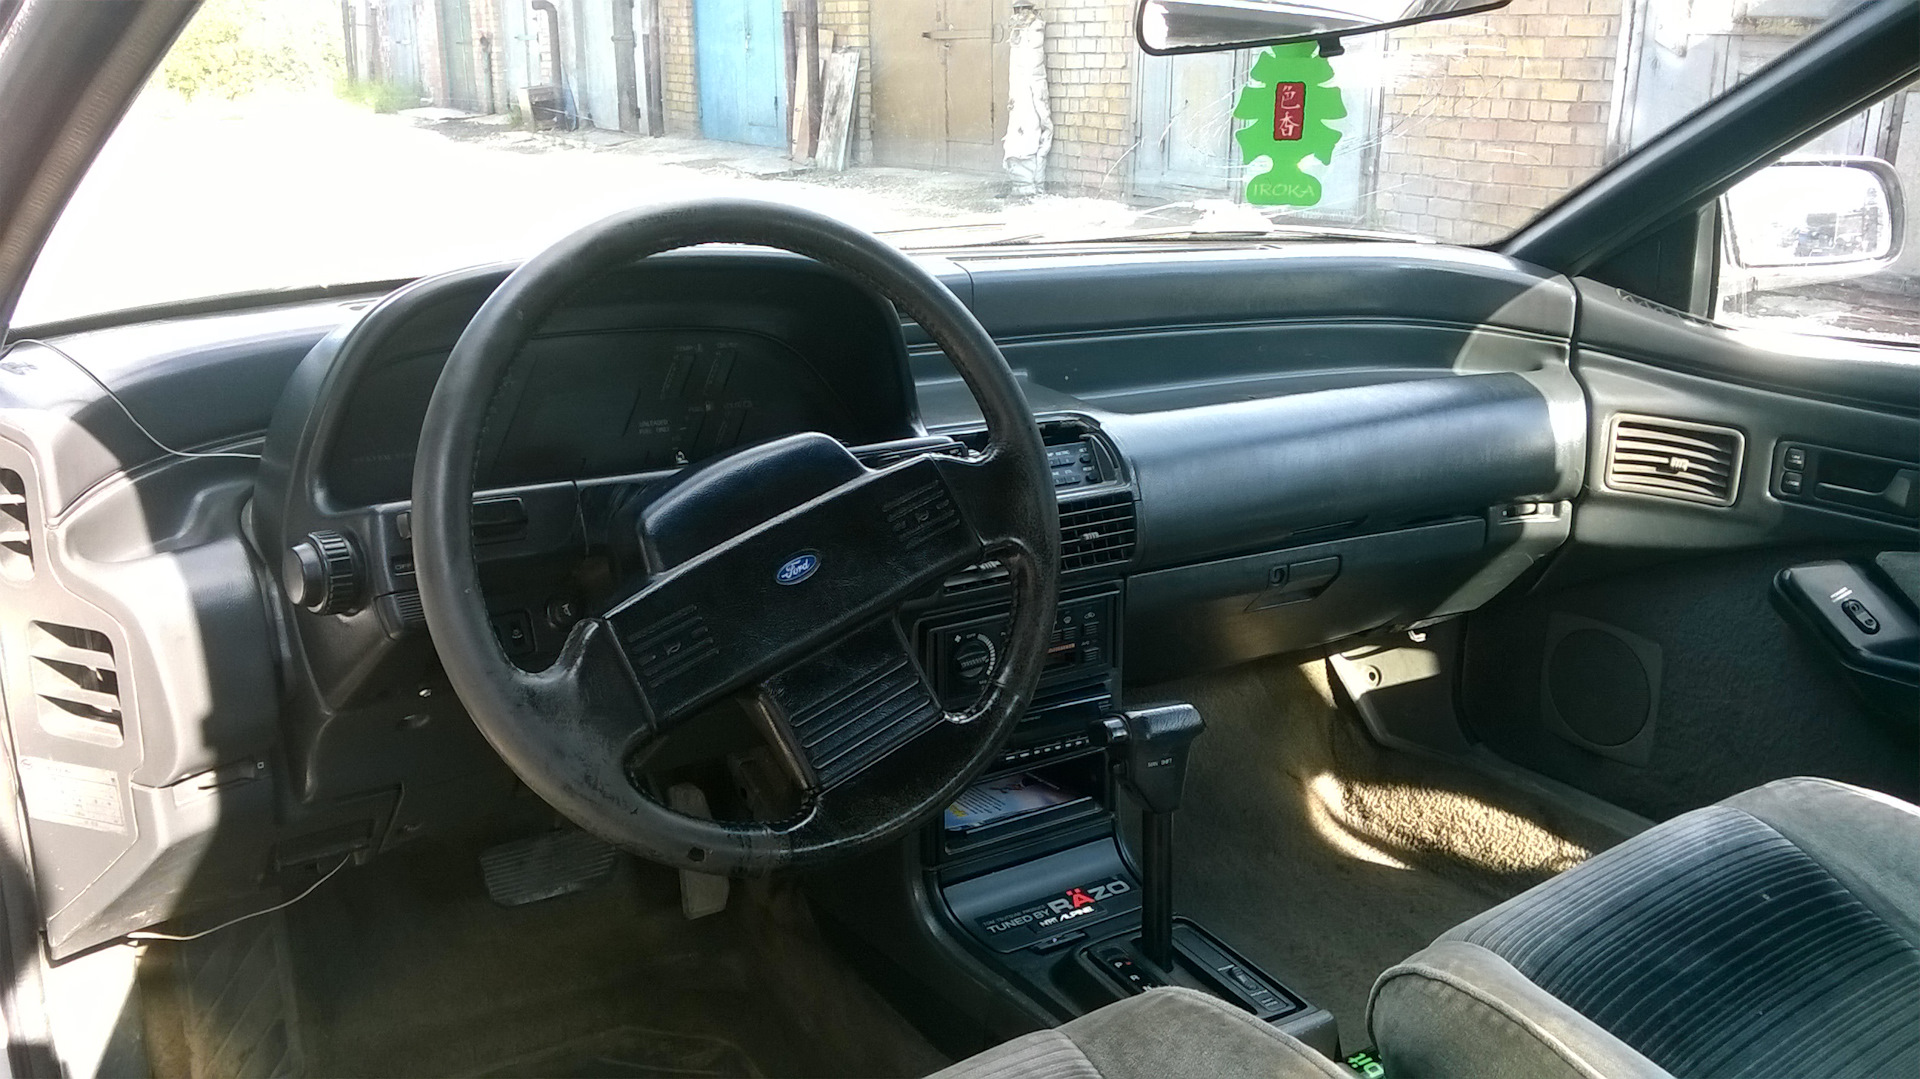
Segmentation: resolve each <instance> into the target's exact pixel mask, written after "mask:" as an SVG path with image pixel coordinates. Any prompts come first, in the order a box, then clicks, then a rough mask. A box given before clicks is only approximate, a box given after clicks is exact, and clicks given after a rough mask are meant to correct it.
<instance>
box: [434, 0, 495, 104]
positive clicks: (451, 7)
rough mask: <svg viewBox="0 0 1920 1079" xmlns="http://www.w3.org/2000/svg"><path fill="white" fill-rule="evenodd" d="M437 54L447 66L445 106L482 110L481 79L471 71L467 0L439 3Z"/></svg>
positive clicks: (473, 45) (473, 46)
mask: <svg viewBox="0 0 1920 1079" xmlns="http://www.w3.org/2000/svg"><path fill="white" fill-rule="evenodd" d="M440 41H441V49H440V55H441V56H442V57H444V58H445V62H446V65H447V105H448V106H449V107H450V108H455V109H461V110H464V111H466V112H484V111H486V110H485V106H484V105H483V103H482V101H481V94H480V80H479V78H478V76H477V75H476V74H475V72H474V52H475V50H476V49H477V48H478V45H477V44H476V43H475V41H474V40H473V17H472V14H471V13H470V11H469V10H468V3H467V0H441V2H440Z"/></svg>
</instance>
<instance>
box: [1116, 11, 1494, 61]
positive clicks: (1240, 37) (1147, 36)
mask: <svg viewBox="0 0 1920 1079" xmlns="http://www.w3.org/2000/svg"><path fill="white" fill-rule="evenodd" d="M1510 2H1511V0H1321V2H1315V0H1141V3H1140V7H1139V9H1138V11H1137V12H1136V13H1135V15H1134V21H1133V28H1134V35H1135V36H1136V37H1137V38H1138V39H1139V41H1140V47H1141V48H1142V49H1144V50H1146V51H1147V52H1148V53H1149V54H1151V55H1153V56H1172V55H1177V54H1179V53H1189V52H1225V51H1227V50H1229V49H1251V48H1265V47H1266V46H1268V45H1289V44H1293V43H1295V42H1300V41H1320V42H1337V41H1338V39H1340V38H1343V37H1351V36H1352V35H1354V34H1370V33H1373V32H1374V31H1376V30H1391V29H1392V28H1394V27H1396V26H1412V25H1413V24H1414V23H1420V22H1432V21H1434V20H1436V19H1451V18H1454V17H1456V16H1460V15H1472V14H1475V13H1476V12H1481V11H1492V10H1494V9H1496V8H1503V7H1506V6H1507V4H1508V3H1510ZM1320 51H1321V55H1323V56H1331V55H1334V53H1333V52H1332V50H1331V49H1330V48H1328V47H1326V46H1324V45H1323V47H1322V48H1321V50H1320Z"/></svg>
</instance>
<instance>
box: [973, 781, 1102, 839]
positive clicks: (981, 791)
mask: <svg viewBox="0 0 1920 1079" xmlns="http://www.w3.org/2000/svg"><path fill="white" fill-rule="evenodd" d="M1086 797H1087V796H1086V795H1084V794H1075V793H1073V792H1072V791H1070V790H1067V789H1065V788H1063V787H1056V786H1054V785H1053V784H1052V783H1049V782H1047V781H1046V780H1044V779H1041V778H1040V777H1039V776H1036V775H1032V774H1030V773H1026V772H1022V773H1020V774H1019V775H1012V776H1002V777H1000V778H999V779H993V780H988V781H987V782H985V783H976V784H974V785H973V786H971V787H968V788H967V789H966V790H964V791H961V792H960V797H958V798H955V799H954V800H953V803H952V804H951V805H949V806H947V815H946V825H947V831H949V832H970V831H972V830H974V829H975V828H983V827H985V826H987V825H989V824H998V823H1000V822H1001V821H1005V820H1012V819H1013V818H1015V817H1019V816H1025V815H1026V814H1028V813H1037V812H1039V811H1040V810H1042V809H1052V808H1053V807H1054V806H1063V805H1066V804H1068V803H1069V802H1082V801H1085V800H1086Z"/></svg>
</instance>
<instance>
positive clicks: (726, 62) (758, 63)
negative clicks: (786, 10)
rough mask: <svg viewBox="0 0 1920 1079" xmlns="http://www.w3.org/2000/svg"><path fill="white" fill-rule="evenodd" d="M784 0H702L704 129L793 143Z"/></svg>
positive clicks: (732, 138)
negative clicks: (783, 37) (790, 137)
mask: <svg viewBox="0 0 1920 1079" xmlns="http://www.w3.org/2000/svg"><path fill="white" fill-rule="evenodd" d="M784 25H785V24H784V22H783V21H782V18H781V14H780V0H696V3H695V4H694V36H695V38H696V45H697V48H696V52H697V54H698V55H697V66H698V69H699V82H700V130H701V133H702V134H704V135H706V137H707V138H710V139H718V140H720V141H722V142H745V143H752V144H754V145H757V146H785V145H786V142H787V121H786V115H787V105H786V98H787V93H786V85H787V83H786V74H785V70H786V47H785V45H784V44H783V42H782V40H781V35H782V28H783V26H784Z"/></svg>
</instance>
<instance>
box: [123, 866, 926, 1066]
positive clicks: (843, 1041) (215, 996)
mask: <svg viewBox="0 0 1920 1079" xmlns="http://www.w3.org/2000/svg"><path fill="white" fill-rule="evenodd" d="M477 853H478V851H477V849H473V848H464V847H460V846H427V845H424V844H423V846H422V847H421V848H420V849H418V850H411V851H408V852H407V853H405V854H401V855H393V856H388V857H383V858H381V859H379V860H377V861H375V862H372V863H370V864H368V865H366V866H363V867H357V868H349V869H347V870H346V871H345V872H343V873H341V874H339V876H338V877H336V878H335V879H334V880H331V881H329V882H328V883H327V884H326V885H325V886H323V887H321V888H320V889H318V890H316V891H315V892H314V894H313V895H312V896H310V897H308V898H306V899H304V900H302V901H301V902H300V903H298V904H296V905H295V906H293V907H292V908H290V909H288V910H287V911H286V912H285V914H284V915H283V916H280V917H281V918H282V919H283V920H282V921H281V922H280V923H279V924H278V925H277V926H276V925H275V924H274V923H273V922H272V921H270V920H268V919H261V920H259V921H257V922H254V923H247V925H246V926H244V927H235V928H234V929H231V930H224V931H222V934H221V935H220V936H222V937H225V938H226V939H225V940H224V941H223V940H221V939H219V938H218V937H210V938H208V939H207V940H205V941H200V942H194V943H193V944H191V945H154V946H152V947H153V949H154V952H155V954H154V955H152V956H151V958H152V959H153V962H152V963H151V964H150V966H151V968H152V969H151V970H150V971H148V972H147V973H145V974H143V979H142V980H143V988H144V991H145V993H146V995H147V996H148V997H149V998H150V999H153V998H157V1001H156V1002H157V1004H158V1005H159V1006H158V1007H155V1008H152V1009H150V1014H151V1015H153V1016H155V1017H157V1020H150V1027H151V1026H152V1025H153V1023H154V1022H156V1021H157V1022H159V1023H161V1024H163V1025H166V1026H167V1029H165V1030H162V1031H159V1032H157V1033H158V1034H159V1037H158V1038H156V1037H155V1033H156V1032H154V1031H152V1030H150V1032H149V1044H150V1045H153V1046H154V1047H155V1057H156V1059H155V1071H156V1074H169V1075H182V1076H192V1077H194V1079H201V1077H206V1079H215V1077H225V1076H235V1075H261V1074H283V1075H313V1076H411V1075H435V1076H442V1075H446V1076H451V1075H469V1076H478V1075H503V1076H505V1075H548V1076H850V1075H924V1074H926V1073H927V1072H930V1071H933V1070H935V1069H937V1068H939V1067H941V1066H942V1065H943V1064H944V1063H945V1059H944V1058H943V1057H942V1056H940V1055H939V1054H938V1053H936V1052H935V1051H934V1050H933V1048H932V1047H931V1046H929V1045H928V1044H927V1043H926V1042H925V1040H924V1039H922V1038H921V1037H920V1035H919V1034H918V1033H916V1032H915V1031H914V1030H913V1029H912V1028H911V1027H910V1026H908V1024H907V1023H906V1022H905V1020H903V1019H901V1018H900V1016H899V1015H898V1014H897V1013H896V1012H894V1010H893V1009H892V1008H891V1007H889V1006H888V1005H887V1004H886V1003H885V1001H883V1000H882V999H881V998H880V997H879V996H878V995H877V994H876V993H875V992H874V991H873V990H872V989H870V988H869V987H867V986H866V985H865V983H863V982H861V981H860V980H859V978H858V977H857V976H856V975H855V974H854V973H853V972H852V971H851V970H849V969H848V968H846V967H845V966H844V965H843V964H842V963H840V962H839V961H838V960H836V959H834V958H833V957H832V956H831V954H830V953H829V952H828V950H827V949H826V947H825V945H824V944H822V943H821V942H820V940H819V939H818V938H817V936H815V934H814V930H813V923H812V921H811V919H810V918H808V917H807V916H806V914H805V912H804V908H803V907H802V905H801V904H800V901H799V900H798V899H796V898H795V897H794V896H793V895H792V894H791V893H790V892H789V891H787V890H785V889H784V888H780V887H775V886H769V885H766V884H764V883H762V884H742V883H739V882H736V883H735V884H734V896H733V900H732V902H731V903H730V905H729V907H728V909H727V910H726V911H724V912H722V913H720V914H717V915H713V916H711V917H707V918H702V919H699V920H697V921H688V920H687V919H686V918H685V917H684V916H683V915H682V914H681V911H680V898H679V890H678V878H677V877H676V876H675V874H673V873H672V872H670V871H668V870H664V869H659V868H657V867H653V866H650V865H644V864H641V863H638V862H635V861H633V860H631V859H624V858H623V859H622V860H621V863H620V866H619V868H618V870H617V871H616V874H615V877H614V879H613V880H611V881H609V882H607V883H605V884H602V885H599V886H597V887H595V888H593V889H591V890H588V891H585V892H580V893H576V894H572V895H564V896H560V897H557V898H553V899H548V900H543V901H541V902H537V903H532V904H529V905H526V906H519V907H501V906H498V905H496V904H495V903H493V902H492V901H491V900H490V899H489V898H488V897H487V895H486V893H485V891H484V889H483V887H482V884H481V879H480V872H479V867H478V864H477V859H476V856H477Z"/></svg>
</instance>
